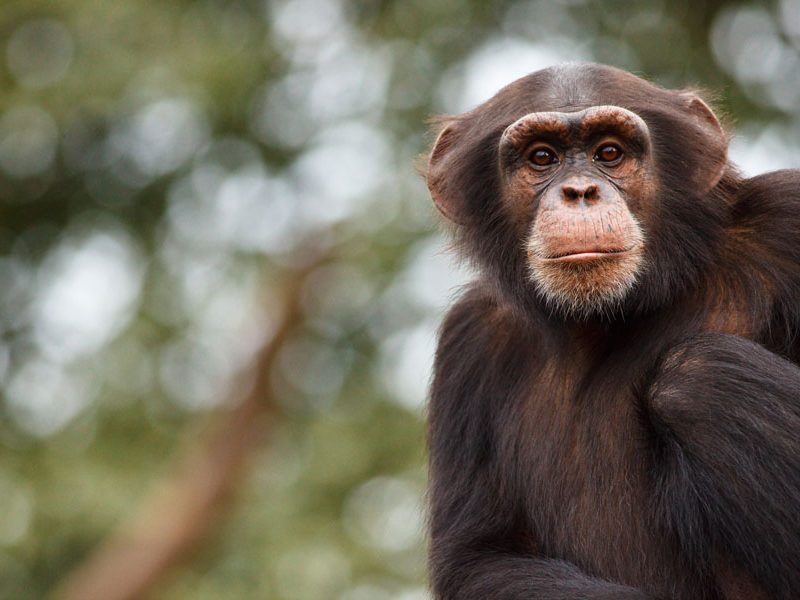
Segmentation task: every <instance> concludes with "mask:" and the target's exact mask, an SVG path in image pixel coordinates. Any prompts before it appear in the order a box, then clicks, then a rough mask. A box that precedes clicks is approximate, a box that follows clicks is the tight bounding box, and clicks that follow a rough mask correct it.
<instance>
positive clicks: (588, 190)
mask: <svg viewBox="0 0 800 600" xmlns="http://www.w3.org/2000/svg"><path fill="white" fill-rule="evenodd" d="M561 194H562V196H563V198H564V200H566V201H567V202H580V201H581V200H586V201H587V202H591V201H593V200H598V199H599V198H600V190H599V189H598V187H597V185H596V184H594V183H585V184H575V183H567V184H564V185H562V186H561Z"/></svg>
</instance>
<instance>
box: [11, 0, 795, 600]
mask: <svg viewBox="0 0 800 600" xmlns="http://www.w3.org/2000/svg"><path fill="white" fill-rule="evenodd" d="M568 60H570V61H586V60H592V61H600V62H607V63H610V64H613V65H616V66H619V67H622V68H625V69H628V70H632V71H634V72H636V73H638V74H642V75H644V76H646V77H648V78H651V79H653V80H655V81H657V82H659V83H661V84H663V85H666V86H671V87H680V86H686V85H699V86H702V87H704V88H706V89H709V90H711V91H713V92H714V93H715V94H716V99H717V106H718V107H719V108H720V109H722V111H723V112H724V113H727V114H728V115H729V116H730V117H731V118H730V119H729V123H730V124H731V125H732V127H733V131H734V132H735V138H734V140H733V145H732V155H733V158H734V160H735V161H737V162H738V163H739V164H740V165H741V166H742V167H743V169H744V170H745V171H746V172H747V173H750V174H755V173H758V172H761V171H764V170H769V169H774V168H779V167H797V166H800V142H798V140H800V0H784V1H781V2H751V3H747V2H722V1H713V0H670V1H666V0H661V1H658V0H656V1H647V2H638V3H637V2H631V1H630V0H624V1H623V0H609V1H606V2H602V3H601V2H584V1H581V0H563V1H554V0H520V1H504V0H502V1H495V2H491V3H490V2H484V1H477V0H474V1H469V0H461V1H459V2H456V1H454V0H405V1H403V2H400V1H379V0H375V1H371V2H370V1H366V0H358V1H352V2H347V1H345V0H230V1H229V0H224V1H223V0H198V1H189V0H169V1H167V0H163V1H159V0H123V1H118V2H92V1H89V0H4V1H3V3H2V5H1V6H0V392H1V394H2V395H1V397H0V598H3V599H9V600H11V599H13V600H28V599H36V598H45V597H53V598H60V599H62V600H94V599H97V600H100V599H103V600H114V599H123V598H131V599H132V598H154V599H159V600H179V599H180V600H183V599H192V600H203V599H222V600H240V599H241V600H244V599H253V598H269V599H273V598H274V599H278V600H302V599H318V598H319V599H325V600H328V599H333V600H424V599H425V598H427V597H428V596H427V592H426V587H425V541H424V526H423V517H422V514H423V512H422V507H423V506H424V499H423V494H424V483H425V458H424V456H425V455H424V423H423V418H424V403H425V395H426V386H427V382H428V377H429V371H430V364H431V358H432V352H433V348H434V335H435V330H436V328H437V326H438V323H439V321H440V319H441V316H442V312H443V310H444V307H445V306H446V305H447V303H448V301H449V300H450V299H451V298H452V296H453V295H454V294H455V293H457V289H458V286H459V285H460V284H462V283H463V282H464V281H466V280H467V279H468V278H469V272H468V269H467V268H466V266H464V265H459V264H457V263H455V262H454V261H453V260H452V259H451V257H450V256H449V255H448V254H447V251H446V240H445V238H444V237H443V236H442V235H441V233H440V232H439V231H438V228H437V218H436V217H435V215H434V211H433V209H432V208H431V204H430V201H429V198H428V195H427V191H426V189H425V185H424V183H423V181H422V180H421V178H420V177H419V176H418V175H417V174H416V173H415V169H414V164H415V160H416V158H417V157H418V155H419V154H420V153H422V152H424V151H425V149H426V147H427V146H428V145H429V144H430V142H431V137H430V135H429V134H428V133H427V132H426V129H427V126H426V122H427V120H428V119H429V118H430V117H431V116H432V115H435V114H438V113H454V112H459V111H462V110H465V109H468V108H471V107H473V106H474V105H476V104H477V103H479V102H481V101H483V100H485V99H487V98H488V97H489V96H491V95H492V94H493V93H494V92H495V91H496V90H497V89H498V88H499V87H500V86H502V85H504V84H505V83H508V82H509V81H511V80H512V79H514V78H516V77H518V76H521V75H523V74H525V73H528V72H530V71H533V70H536V69H539V68H542V67H545V66H548V65H550V64H553V63H557V62H562V61H568Z"/></svg>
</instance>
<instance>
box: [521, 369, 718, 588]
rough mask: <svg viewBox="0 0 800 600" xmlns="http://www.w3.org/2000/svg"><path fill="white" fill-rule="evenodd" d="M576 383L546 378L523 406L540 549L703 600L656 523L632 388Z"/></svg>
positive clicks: (650, 451) (569, 377)
mask: <svg viewBox="0 0 800 600" xmlns="http://www.w3.org/2000/svg"><path fill="white" fill-rule="evenodd" d="M580 375H581V374H579V373H574V372H564V370H563V369H562V370H561V372H560V373H559V372H556V371H555V370H553V369H550V370H549V371H548V370H544V371H543V372H542V373H541V375H540V376H539V377H538V378H537V380H536V381H535V383H534V384H533V385H532V386H531V388H530V390H529V393H528V395H527V397H526V398H524V400H523V401H522V402H521V403H520V404H519V409H520V411H521V414H520V417H521V418H520V420H519V423H520V435H521V438H520V442H521V443H520V444H518V446H517V447H518V448H519V449H520V450H519V451H520V452H521V453H522V456H520V457H519V458H520V460H519V461H517V464H519V465H520V466H521V468H522V469H523V470H524V471H525V472H524V473H520V478H519V481H521V482H524V483H522V484H521V485H522V489H521V490H520V493H521V494H522V495H523V496H524V498H523V503H524V505H525V506H526V509H527V510H526V513H527V514H528V515H529V519H530V525H531V528H532V531H531V536H532V538H533V539H534V540H535V541H536V543H537V544H538V546H539V547H538V548H537V551H539V552H541V553H543V554H544V555H546V556H548V557H552V558H558V559H563V560H567V561H569V562H572V563H574V564H576V565H578V566H579V567H580V568H582V569H583V570H585V571H587V572H588V573H590V574H593V575H595V576H599V577H603V578H607V579H610V580H614V581H618V582H621V583H627V584H629V585H637V586H644V587H648V588H650V589H661V588H662V585H663V586H664V587H663V589H664V591H666V590H667V586H669V587H670V588H672V589H673V590H674V586H675V585H676V583H675V581H676V580H677V581H681V582H685V584H686V585H687V590H686V597H698V598H699V597H702V596H699V595H698V596H692V595H691V594H692V592H691V590H690V589H689V588H690V587H694V588H695V591H694V592H693V593H695V594H696V593H697V589H698V588H697V585H698V584H699V582H697V581H691V580H692V577H691V575H689V574H688V573H686V572H685V571H684V572H681V573H677V572H674V571H675V570H676V568H675V564H676V561H675V552H676V549H677V547H678V546H677V543H676V542H675V540H672V539H670V538H669V534H668V532H666V531H665V530H664V528H663V526H662V525H660V524H659V519H658V510H659V508H658V503H659V499H658V493H657V477H658V475H657V473H658V470H657V469H658V465H657V464H656V463H655V461H656V460H657V459H656V456H657V454H656V442H655V439H654V438H653V433H652V431H651V428H650V426H649V424H648V422H647V417H646V414H645V413H644V411H643V409H642V406H641V405H640V402H641V400H640V399H639V398H637V396H636V393H635V392H634V389H635V388H634V385H633V382H630V381H626V380H625V377H624V376H622V375H620V376H618V377H615V378H614V380H611V379H609V378H605V377H597V378H596V381H595V382H594V383H595V386H596V387H594V388H593V387H592V386H591V385H585V383H586V380H585V378H583V379H582V378H581V376H580ZM582 383H583V384H584V385H581V384H582ZM589 390H594V391H589ZM677 585H678V586H679V587H680V586H682V585H683V583H680V584H677ZM672 597H684V596H682V595H680V594H678V595H674V591H673V592H672Z"/></svg>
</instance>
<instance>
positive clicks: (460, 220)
mask: <svg viewBox="0 0 800 600" xmlns="http://www.w3.org/2000/svg"><path fill="white" fill-rule="evenodd" d="M458 126H459V123H458V121H450V122H448V123H445V126H444V128H443V129H442V131H441V132H440V133H439V135H438V137H437V138H436V141H435V142H434V144H433V149H432V150H431V153H430V155H428V168H427V182H428V190H430V193H431V198H433V203H434V204H435V205H436V208H438V209H439V212H441V213H442V214H443V215H444V216H445V217H447V218H448V219H449V220H450V221H453V222H454V223H457V224H459V225H464V224H465V222H466V220H467V215H466V212H465V199H464V198H463V192H462V191H461V190H459V189H458V182H456V181H454V178H455V176H456V171H457V169H456V164H455V163H456V154H457V153H456V152H454V148H455V147H456V145H457V142H458V140H459V137H460V133H459V131H458Z"/></svg>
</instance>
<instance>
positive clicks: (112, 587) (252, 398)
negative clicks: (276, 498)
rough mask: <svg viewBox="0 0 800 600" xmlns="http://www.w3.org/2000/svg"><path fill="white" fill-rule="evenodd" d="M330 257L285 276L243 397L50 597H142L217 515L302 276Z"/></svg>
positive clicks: (238, 467) (259, 424)
mask: <svg viewBox="0 0 800 600" xmlns="http://www.w3.org/2000/svg"><path fill="white" fill-rule="evenodd" d="M328 258H330V254H326V255H324V256H322V257H321V258H320V257H317V259H316V260H314V261H312V263H311V264H308V265H307V266H305V267H303V268H300V269H298V270H297V271H296V272H294V273H293V274H292V275H291V276H290V279H289V281H288V282H287V283H286V285H285V286H284V289H285V292H286V293H285V299H284V302H283V310H282V314H281V315H280V317H279V318H278V320H277V322H276V327H275V330H274V333H273V335H272V336H271V337H269V339H268V340H267V341H266V342H265V343H264V345H263V346H262V347H261V349H260V350H259V351H258V353H257V354H256V356H255V357H254V360H253V369H254V374H253V381H252V382H250V388H249V390H248V391H247V393H246V395H245V396H244V398H242V400H241V401H240V402H239V404H238V405H237V406H236V407H235V408H234V409H233V410H232V411H231V412H229V413H225V414H224V415H221V416H220V418H219V422H217V423H216V424H215V425H214V426H213V427H212V429H211V431H209V432H208V435H207V436H205V437H204V439H203V441H202V442H200V444H199V445H192V447H191V449H190V450H189V452H187V455H186V456H185V457H183V459H182V460H181V461H180V463H179V468H178V471H177V474H173V475H172V476H170V477H169V478H168V479H167V480H166V481H163V482H161V483H160V484H159V485H157V486H156V490H155V492H154V493H153V494H152V495H151V496H150V497H148V498H146V499H145V501H144V502H143V504H142V506H141V508H140V509H139V510H138V511H137V512H136V514H134V515H133V516H132V517H131V518H130V519H129V520H127V521H125V522H124V523H122V525H121V526H120V527H119V529H118V530H117V531H116V532H115V533H113V534H112V535H111V536H110V537H109V539H108V540H106V541H105V542H103V543H102V544H101V545H100V546H99V547H98V548H97V549H96V550H95V552H94V553H93V554H92V555H90V557H89V558H88V559H87V560H86V561H85V562H84V563H83V564H81V565H80V566H79V567H78V568H77V569H76V570H75V571H74V572H73V573H72V574H71V575H69V576H68V577H67V578H66V580H65V581H64V582H63V583H62V584H61V585H59V586H58V587H57V588H56V589H55V591H54V592H53V593H52V595H51V598H52V599H53V600H135V599H141V598H145V597H147V595H148V593H149V592H151V591H152V590H153V588H154V586H155V585H156V584H157V583H159V582H160V581H161V580H162V579H163V578H164V576H165V575H166V574H167V573H168V572H169V571H170V570H171V569H172V568H173V567H175V566H176V565H177V564H179V563H180V562H181V561H182V560H183V559H184V558H185V557H186V555H187V554H189V553H190V552H191V551H192V550H193V549H194V547H195V545H196V544H197V543H198V542H199V541H201V540H202V538H203V537H205V536H206V535H207V534H208V533H209V532H210V530H211V529H212V528H213V526H214V525H216V524H217V523H218V522H219V521H220V517H221V516H222V514H223V513H224V510H225V508H226V507H228V506H229V505H230V503H229V502H226V500H227V499H229V498H230V496H231V493H232V492H233V491H234V490H235V489H236V487H237V483H238V482H239V481H240V479H241V474H242V470H243V467H244V466H245V465H246V462H247V459H248V457H249V456H250V455H252V453H253V450H254V449H255V448H256V447H258V443H259V442H260V441H261V440H263V438H264V437H265V434H266V433H267V432H268V430H269V429H270V428H271V426H272V425H273V424H274V421H275V411H274V406H273V403H272V394H271V391H270V385H269V378H270V372H271V371H272V366H273V364H274V363H275V359H276V357H277V355H278V353H279V351H280V349H281V347H282V346H283V344H284V342H285V341H286V339H287V337H288V336H289V335H290V333H291V331H292V330H293V329H294V328H295V327H296V326H297V325H298V324H299V322H300V320H301V316H300V294H301V289H302V287H303V283H304V281H305V279H306V276H307V275H308V274H309V273H310V272H311V271H312V270H313V269H314V268H315V267H316V266H318V265H319V264H320V263H321V262H324V260H326V259H328ZM273 322H274V321H273Z"/></svg>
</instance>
